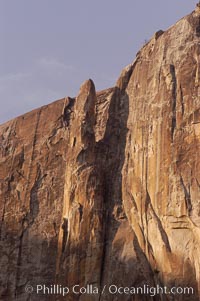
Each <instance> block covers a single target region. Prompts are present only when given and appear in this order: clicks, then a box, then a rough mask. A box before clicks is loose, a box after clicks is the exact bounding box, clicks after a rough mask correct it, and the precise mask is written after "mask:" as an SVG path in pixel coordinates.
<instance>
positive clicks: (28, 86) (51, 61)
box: [0, 0, 198, 123]
mask: <svg viewBox="0 0 200 301" xmlns="http://www.w3.org/2000/svg"><path fill="white" fill-rule="evenodd" d="M196 2H198V1H197V0H165V1H164V0H151V1H150V0H123V1H122V0H121V1H119V0H99V1H97V0H84V1H83V0H79V1H78V0H29V1H28V0H0V41H1V47H0V66H1V68H0V123H3V122H4V121H6V120H8V119H11V118H13V117H15V116H18V115H20V114H23V113H25V112H27V111H30V110H31V109H33V108H37V107H39V106H41V105H44V104H47V103H50V102H52V101H54V100H56V99H59V98H62V97H65V96H67V95H69V96H75V95H76V94H77V92H78V90H79V87H80V85H81V83H82V82H83V81H85V80H86V79H88V78H92V79H93V80H94V82H95V85H96V89H97V90H101V89H104V88H107V87H111V86H112V85H114V83H115V81H116V79H117V78H118V76H119V74H120V71H121V69H122V68H123V67H124V66H126V65H127V64H129V63H131V62H132V61H133V59H134V57H135V54H136V52H137V51H138V50H139V49H140V48H141V47H142V46H143V44H144V41H145V40H146V39H149V38H150V37H151V36H152V35H153V34H154V32H156V31H157V30H159V29H163V30H165V29H167V28H168V27H169V26H171V25H173V24H174V23H175V22H176V21H178V20H179V19H180V18H182V17H183V16H185V15H186V14H189V13H190V12H191V11H192V10H194V8H195V4H196Z"/></svg>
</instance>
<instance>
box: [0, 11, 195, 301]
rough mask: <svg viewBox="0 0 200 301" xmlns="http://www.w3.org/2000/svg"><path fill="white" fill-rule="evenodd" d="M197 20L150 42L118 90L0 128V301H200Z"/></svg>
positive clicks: (84, 94) (66, 102)
mask: <svg viewBox="0 0 200 301" xmlns="http://www.w3.org/2000/svg"><path fill="white" fill-rule="evenodd" d="M199 22H200V11H199V7H197V9H196V10H195V11H194V12H193V13H192V14H190V15H189V16H186V17H185V18H183V19H181V20H180V21H179V22H178V23H176V24H175V25H174V26H173V27H171V28H170V29H168V30H167V31H166V32H162V31H159V32H157V33H156V34H155V35H154V37H153V38H152V39H151V40H150V41H149V42H148V43H147V44H146V45H145V46H144V47H143V48H142V49H141V51H140V52H139V53H138V54H137V56H136V59H135V61H134V62H133V63H132V64H131V65H129V66H128V67H126V68H125V69H124V70H123V71H122V73H121V76H120V77H119V79H118V81H117V83H116V86H115V87H113V88H110V89H107V90H104V91H101V92H96V91H95V86H94V83H93V82H92V81H91V80H88V81H86V82H85V83H84V84H83V85H82V86H81V89H80V93H79V95H78V96H77V97H76V98H75V99H73V98H69V97H68V98H65V99H61V100H59V101H56V102H54V103H52V104H50V105H47V106H44V107H42V108H40V109H37V110H35V111H32V112H30V113H27V114H25V115H23V116H20V117H18V118H16V119H14V120H12V121H9V122H7V123H5V124H3V125H1V126H0V220H1V224H0V235H1V241H0V296H1V300H5V301H7V300H8V301H10V300H11V301H12V300H19V301H26V300H27V301H28V300H33V301H35V300H72V301H73V300H75V301H76V300H80V301H86V300H87V301H93V300H94V301H97V300H98V301H115V300H123V301H129V300H134V301H146V300H147V301H148V300H157V301H161V300H162V301H163V300H164V301H167V300H174V301H185V300H190V301H197V300H199V298H200V156H199V154H200V27H199ZM27 285H29V286H30V285H31V286H32V288H33V292H32V294H28V289H27ZM38 285H45V286H46V287H49V288H50V286H51V288H52V287H53V285H55V286H56V285H57V288H58V287H67V288H68V289H69V292H68V293H67V294H66V295H65V296H63V295H61V294H59V293H58V291H55V287H54V293H52V291H51V292H50V293H48V294H47V290H46V292H45V293H44V291H42V290H39V289H38V291H37V286H38ZM112 285H116V286H117V287H118V288H123V292H122V290H121V289H120V290H119V292H118V293H113V291H114V286H112ZM145 285H146V286H147V285H148V286H149V287H157V286H160V287H164V286H166V287H167V288H168V289H170V288H172V287H182V288H185V287H192V288H193V290H194V291H193V294H192V293H190V294H187V293H185V294H184V293H181V294H180V293H179V294H172V293H171V294H162V292H160V291H159V292H157V293H156V294H155V295H153V294H151V295H150V294H149V293H148V292H147V291H146V293H144V294H138V295H137V294H133V293H130V289H131V288H132V290H133V287H135V288H137V287H144V286H145ZM75 286H76V287H75ZM79 286H80V287H84V288H85V290H86V292H85V291H84V289H83V290H82V291H81V292H80V291H79ZM110 286H111V288H110ZM104 288H105V290H104ZM109 288H110V291H109ZM126 288H127V290H126ZM29 289H30V287H29ZM52 290H53V288H52ZM73 290H74V291H73ZM84 292H85V293H84ZM121 292H122V293H121ZM128 292H129V293H128Z"/></svg>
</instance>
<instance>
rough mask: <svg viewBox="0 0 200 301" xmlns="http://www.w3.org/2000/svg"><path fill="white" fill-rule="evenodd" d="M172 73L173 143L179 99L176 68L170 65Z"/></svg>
mask: <svg viewBox="0 0 200 301" xmlns="http://www.w3.org/2000/svg"><path fill="white" fill-rule="evenodd" d="M170 73H171V77H172V125H171V137H172V141H173V139H174V138H173V137H174V131H175V128H176V102H177V100H176V98H177V81H176V71H175V66H174V65H170Z"/></svg>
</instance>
